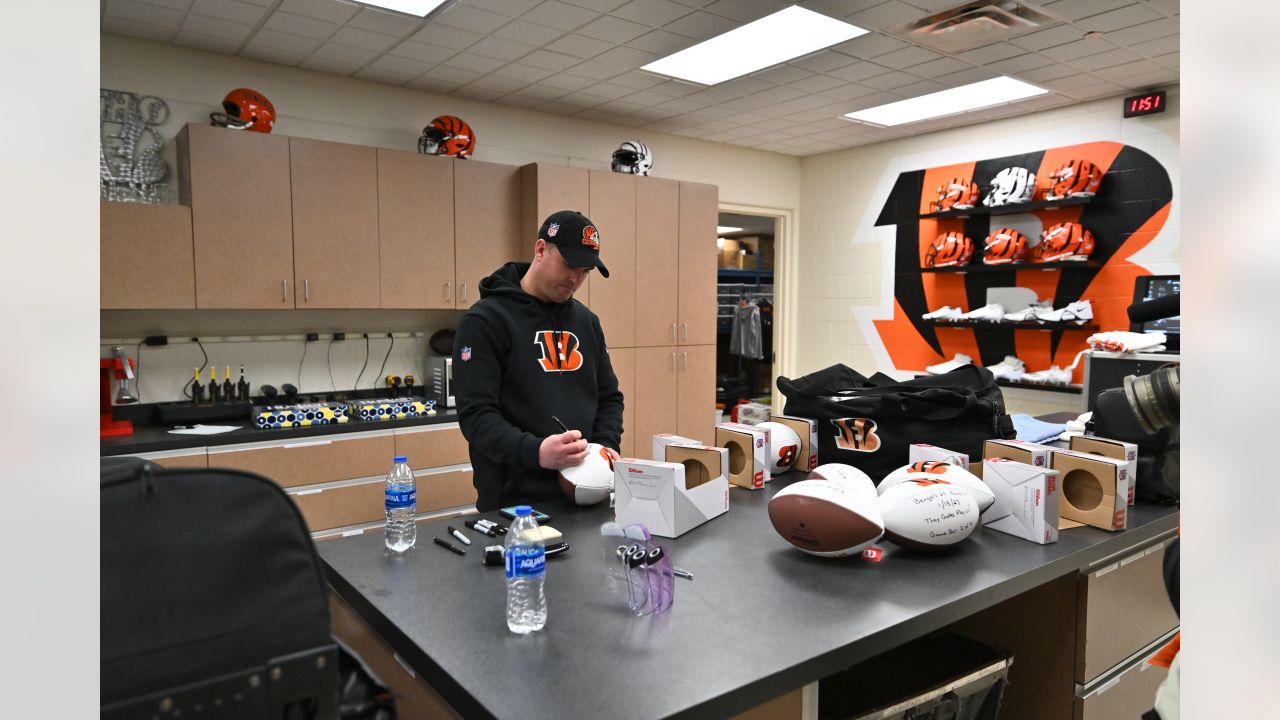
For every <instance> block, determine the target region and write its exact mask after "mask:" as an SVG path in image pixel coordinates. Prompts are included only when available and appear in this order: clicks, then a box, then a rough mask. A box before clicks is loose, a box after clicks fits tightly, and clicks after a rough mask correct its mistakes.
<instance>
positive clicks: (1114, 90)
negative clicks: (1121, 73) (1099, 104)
mask: <svg viewBox="0 0 1280 720" xmlns="http://www.w3.org/2000/svg"><path fill="white" fill-rule="evenodd" d="M1126 92H1128V90H1127V89H1126V88H1125V87H1124V86H1123V85H1117V84H1115V83H1109V82H1104V83H1096V84H1094V85H1089V86H1087V87H1083V88H1078V89H1076V90H1075V91H1073V92H1070V93H1068V94H1069V95H1071V96H1073V97H1075V98H1076V99H1079V100H1096V99H1098V98H1105V97H1115V96H1119V95H1124V94H1125V93H1126Z"/></svg>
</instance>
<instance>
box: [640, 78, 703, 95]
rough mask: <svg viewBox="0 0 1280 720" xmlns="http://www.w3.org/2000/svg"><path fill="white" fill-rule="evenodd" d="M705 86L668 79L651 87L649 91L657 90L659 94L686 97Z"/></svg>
mask: <svg viewBox="0 0 1280 720" xmlns="http://www.w3.org/2000/svg"><path fill="white" fill-rule="evenodd" d="M702 89H703V86H701V85H694V84H693V83H690V82H685V81H683V80H667V81H666V82H664V83H662V84H661V85H654V86H653V87H651V88H649V92H656V93H658V94H659V95H667V96H669V97H685V96H686V95H692V94H693V93H696V92H698V91H699V90H702Z"/></svg>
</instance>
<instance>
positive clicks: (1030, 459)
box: [982, 440, 1054, 468]
mask: <svg viewBox="0 0 1280 720" xmlns="http://www.w3.org/2000/svg"><path fill="white" fill-rule="evenodd" d="M1053 451H1054V448H1051V447H1049V446H1048V445H1041V444H1040V443H1033V442H1027V441H1026V440H987V441H986V442H984V443H983V444H982V459H983V460H990V459H991V458H1004V459H1006V460H1012V461H1014V462H1020V463H1026V464H1028V465H1031V466H1034V467H1042V468H1047V467H1049V455H1050V454H1052V453H1053Z"/></svg>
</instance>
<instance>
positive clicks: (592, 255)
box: [538, 210, 609, 277]
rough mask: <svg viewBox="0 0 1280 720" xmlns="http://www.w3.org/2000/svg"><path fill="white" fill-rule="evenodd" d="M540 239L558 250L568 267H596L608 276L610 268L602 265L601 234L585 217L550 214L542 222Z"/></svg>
mask: <svg viewBox="0 0 1280 720" xmlns="http://www.w3.org/2000/svg"><path fill="white" fill-rule="evenodd" d="M538 237H539V238H541V239H543V240H546V241H547V242H548V243H551V244H552V245H555V246H556V247H557V248H559V250H560V254H561V255H563V256H564V261H565V262H566V263H568V264H569V267H588V266H594V267H598V268H600V274H601V275H603V276H605V277H609V268H607V267H605V266H604V263H602V262H600V231H599V230H597V229H596V226H595V223H593V222H591V220H590V219H588V218H587V216H586V215H583V214H582V213H580V212H577V211H574V210H561V211H560V212H554V213H551V214H550V215H548V216H547V219H546V220H543V221H542V227H541V228H539V229H538Z"/></svg>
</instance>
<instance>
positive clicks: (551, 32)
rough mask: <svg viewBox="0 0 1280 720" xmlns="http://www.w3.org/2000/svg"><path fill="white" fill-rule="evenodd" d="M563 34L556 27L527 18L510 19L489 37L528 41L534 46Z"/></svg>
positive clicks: (543, 43) (544, 43)
mask: <svg viewBox="0 0 1280 720" xmlns="http://www.w3.org/2000/svg"><path fill="white" fill-rule="evenodd" d="M561 35H564V32H563V31H561V30H557V29H556V28H552V27H547V26H546V25H539V24H538V23H535V22H529V21H528V20H523V19H521V20H512V21H511V22H509V23H507V24H506V25H503V26H502V27H500V28H498V30H497V32H495V33H493V34H492V35H491V37H497V38H502V39H503V40H514V41H516V42H521V43H528V44H529V45H533V46H535V47H542V46H543V45H546V44H547V43H549V42H551V41H553V40H555V39H556V38H558V37H560V36H561Z"/></svg>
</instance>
